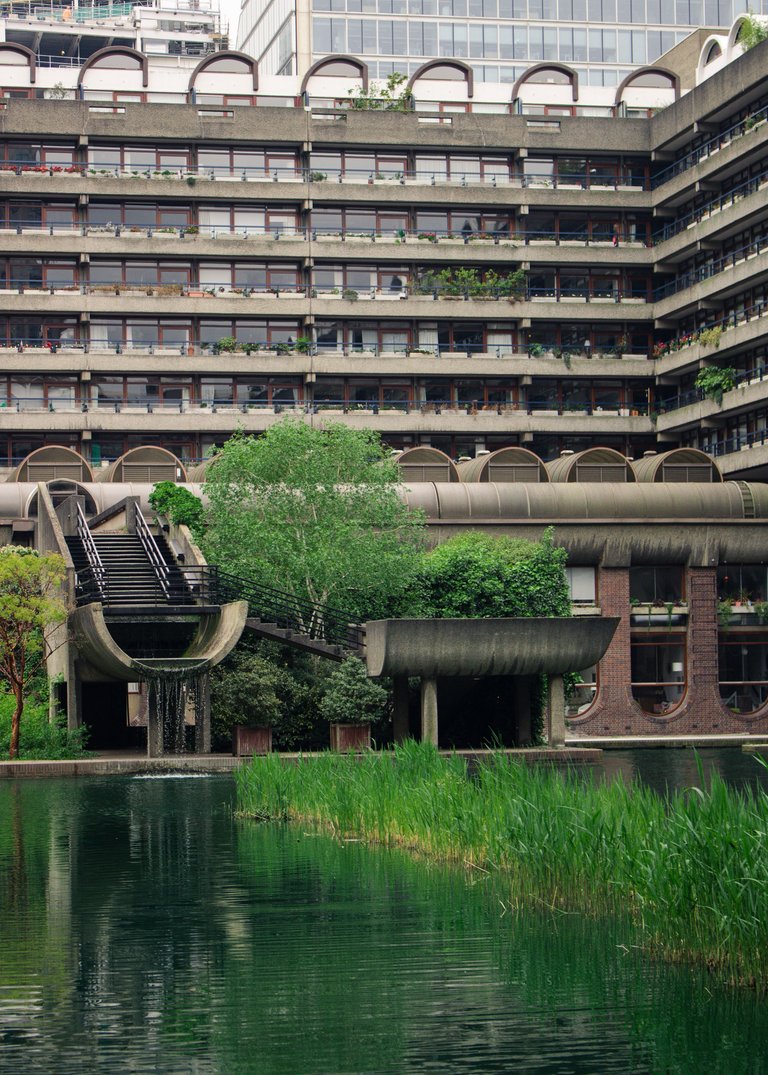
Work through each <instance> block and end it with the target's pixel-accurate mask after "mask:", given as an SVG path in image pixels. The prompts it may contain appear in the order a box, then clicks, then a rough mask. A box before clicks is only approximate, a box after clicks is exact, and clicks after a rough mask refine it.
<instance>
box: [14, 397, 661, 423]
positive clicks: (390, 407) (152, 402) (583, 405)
mask: <svg viewBox="0 0 768 1075" xmlns="http://www.w3.org/2000/svg"><path fill="white" fill-rule="evenodd" d="M2 410H6V411H7V410H10V411H16V412H17V413H39V414H72V413H77V412H79V413H83V414H85V413H89V412H90V411H98V412H99V413H101V414H103V413H112V414H123V413H125V414H128V415H135V414H137V413H141V414H155V413H159V414H164V415H169V414H199V415H206V414H218V413H219V412H222V413H227V412H232V413H238V414H249V413H252V412H260V413H274V414H287V413H297V414H318V413H320V412H321V411H336V412H338V413H341V414H368V415H377V414H379V413H380V412H381V411H387V412H391V411H396V412H398V413H399V414H403V415H410V414H420V415H427V414H434V415H441V414H446V415H451V416H458V415H462V414H466V415H477V414H479V413H483V414H496V415H499V416H503V415H508V414H512V413H515V414H521V415H527V416H529V417H535V416H537V415H539V416H546V417H553V416H560V417H562V416H571V417H572V416H575V415H587V416H591V417H598V418H599V417H605V418H612V417H621V418H638V417H645V416H647V414H648V406H647V404H640V405H637V404H632V405H631V406H630V405H625V404H624V403H621V402H619V401H614V402H611V403H605V404H594V403H588V402H584V401H578V402H577V401H573V402H569V401H567V400H566V401H562V400H554V399H553V400H531V401H527V400H518V401H509V402H505V401H502V402H485V401H484V400H479V399H459V398H457V399H453V400H447V399H446V400H430V401H425V400H382V399H367V400H360V399H358V400H343V399H317V400H312V401H301V400H296V399H294V400H291V399H284V400H274V399H273V400H271V401H269V400H249V399H243V398H242V397H240V398H236V397H234V396H233V397H229V398H227V397H224V398H222V397H219V398H216V399H211V398H208V399H194V398H184V399H161V398H147V396H146V395H142V396H125V397H122V398H120V399H115V398H111V397H99V398H95V399H89V400H78V399H76V398H75V397H74V395H73V396H72V397H71V398H69V399H66V398H63V397H57V398H50V397H49V398H47V399H46V398H45V397H41V396H39V395H37V396H14V397H13V398H12V399H11V401H10V402H5V401H3V402H0V411H2Z"/></svg>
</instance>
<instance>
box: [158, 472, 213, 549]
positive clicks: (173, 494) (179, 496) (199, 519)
mask: <svg viewBox="0 0 768 1075" xmlns="http://www.w3.org/2000/svg"><path fill="white" fill-rule="evenodd" d="M149 503H150V507H153V508H154V509H155V511H157V512H159V513H160V514H161V515H167V516H168V518H169V519H170V520H171V522H172V523H175V525H176V526H188V527H189V528H190V530H191V531H192V533H193V535H194V536H195V539H196V540H199V538H200V534H201V533H202V529H203V502H202V500H200V498H199V497H197V496H195V494H194V493H191V492H190V491H189V489H184V488H183V486H181V485H177V484H176V482H158V483H157V485H155V487H154V488H153V490H152V492H151V493H150V494H149Z"/></svg>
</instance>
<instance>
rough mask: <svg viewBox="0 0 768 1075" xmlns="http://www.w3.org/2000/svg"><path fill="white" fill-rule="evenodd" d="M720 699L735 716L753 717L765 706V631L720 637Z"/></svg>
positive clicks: (767, 684)
mask: <svg viewBox="0 0 768 1075" xmlns="http://www.w3.org/2000/svg"><path fill="white" fill-rule="evenodd" d="M719 666H720V667H719V679H720V698H721V700H722V702H723V704H724V705H725V706H727V707H728V709H731V710H733V712H734V713H754V712H756V711H757V710H758V709H761V708H762V707H763V706H764V705H765V704H766V702H768V641H767V640H766V634H765V632H764V631H760V632H755V633H752V632H750V633H749V634H747V633H746V632H744V633H739V632H734V631H728V632H727V633H726V632H721V633H720V645H719Z"/></svg>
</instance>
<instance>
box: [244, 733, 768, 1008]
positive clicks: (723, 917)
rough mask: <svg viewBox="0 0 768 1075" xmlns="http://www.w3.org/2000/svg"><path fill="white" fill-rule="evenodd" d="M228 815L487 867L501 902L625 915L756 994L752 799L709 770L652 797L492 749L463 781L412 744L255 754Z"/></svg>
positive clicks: (761, 857) (455, 767)
mask: <svg viewBox="0 0 768 1075" xmlns="http://www.w3.org/2000/svg"><path fill="white" fill-rule="evenodd" d="M236 777H237V783H238V805H239V811H240V813H242V814H243V815H248V816H253V817H258V818H263V819H279V820H290V819H295V820H301V821H303V822H305V823H307V822H311V823H314V824H317V825H321V826H324V827H327V828H329V829H330V831H332V832H333V833H335V834H337V835H341V836H344V835H354V836H355V837H362V838H365V839H368V840H372V841H377V842H379V843H382V844H384V845H386V846H398V847H406V848H409V849H412V850H415V851H418V852H420V853H422V854H425V855H428V856H430V857H432V858H434V859H436V860H438V861H442V862H458V863H462V864H466V865H467V866H469V867H477V868H480V869H481V870H488V871H492V872H499V873H501V875H502V876H503V878H504V885H505V888H506V890H507V893H508V898H509V901H510V903H511V904H513V905H516V906H520V905H524V904H525V903H530V902H532V901H535V902H543V903H545V904H547V905H550V906H553V907H561V908H564V909H568V910H574V911H580V912H584V913H588V914H595V915H597V914H611V913H617V912H622V911H627V910H628V911H629V912H630V913H631V914H632V916H633V918H634V919H635V921H636V923H637V925H638V928H639V930H640V936H641V938H642V940H643V943H646V944H648V945H651V946H653V947H654V948H657V949H658V950H660V951H661V952H663V953H665V954H666V955H667V956H668V957H670V958H681V959H694V960H697V961H698V960H701V961H705V962H706V963H707V964H708V965H709V966H710V967H712V968H713V969H717V970H718V971H719V972H720V973H721V974H722V975H723V976H724V977H725V978H726V979H727V980H729V981H733V982H737V981H738V982H747V983H749V984H753V985H755V986H756V987H758V988H759V989H761V990H765V989H766V987H768V843H767V841H766V835H767V834H768V796H766V795H765V794H763V793H762V792H759V791H749V790H747V791H741V792H736V791H734V790H732V789H730V788H728V787H727V786H726V785H725V784H724V783H723V781H722V780H720V779H719V778H718V777H717V776H713V777H712V780H711V782H710V785H709V787H708V788H707V790H706V791H702V790H700V789H697V788H691V789H687V790H685V791H682V792H677V793H675V794H672V795H669V796H667V798H661V797H659V796H658V795H656V794H655V793H654V792H652V791H650V790H649V789H647V788H643V787H641V786H639V785H626V784H625V783H623V782H622V781H616V782H613V783H610V784H594V783H592V782H591V781H589V780H587V779H584V778H583V777H582V776H579V775H577V774H575V773H573V772H562V771H560V770H551V769H548V768H544V767H540V766H528V765H526V764H524V763H521V762H520V761H518V760H515V759H513V758H510V757H508V756H505V755H503V754H498V755H494V756H493V758H492V759H490V760H489V761H488V762H483V763H481V764H479V765H478V766H477V767H476V769H474V770H473V772H472V773H468V771H467V768H466V765H465V762H464V761H463V760H462V759H461V758H458V757H449V758H442V757H440V756H439V755H438V753H437V752H436V751H435V750H434V748H432V747H430V746H428V745H425V744H418V743H414V742H408V743H405V744H403V745H402V746H398V747H396V748H395V750H394V751H392V752H389V753H386V754H370V755H365V756H363V757H362V758H360V759H354V760H353V759H348V758H343V757H342V758H340V757H339V756H338V755H332V754H327V755H322V756H319V757H313V758H312V759H311V760H310V759H307V760H305V761H303V762H300V763H298V764H289V763H284V762H283V761H282V760H281V759H280V758H279V757H278V756H275V755H272V756H268V757H265V758H255V759H254V761H253V764H252V765H251V766H249V767H247V768H243V769H241V770H238V772H237V774H236Z"/></svg>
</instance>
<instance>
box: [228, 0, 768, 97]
mask: <svg viewBox="0 0 768 1075" xmlns="http://www.w3.org/2000/svg"><path fill="white" fill-rule="evenodd" d="M748 9H751V10H752V11H753V12H755V13H760V12H761V11H762V13H763V14H768V0H756V2H755V0H752V2H749V0H667V2H663V0H271V2H269V3H267V4H265V3H264V0H245V2H244V4H243V7H242V10H241V18H240V26H239V32H238V47H239V48H241V49H243V50H244V51H246V52H249V53H250V54H251V55H253V56H255V57H256V58H257V59H258V60H259V62H260V64H261V65H262V70H263V71H264V73H265V74H291V73H295V71H296V70H297V65H298V67H299V69H301V68H305V67H306V66H308V65H309V64H310V63H312V62H314V61H315V60H318V59H320V58H322V57H323V56H328V55H332V54H334V53H335V54H340V53H346V54H350V55H353V56H359V57H361V58H362V59H365V61H366V62H367V63H368V65H369V72H370V75H371V77H372V78H385V77H386V76H387V75H388V74H390V72H392V71H402V72H404V73H405V74H408V75H410V74H412V73H413V72H414V71H415V70H416V68H417V67H419V66H420V64H422V63H424V62H425V61H426V60H430V59H436V58H439V57H458V58H461V59H465V60H467V61H468V62H469V63H471V65H472V67H473V68H474V71H475V78H476V79H477V80H479V81H485V82H509V83H512V82H514V81H515V80H516V79H517V78H518V77H519V76H520V75H521V74H522V73H523V71H524V70H525V69H526V67H529V66H530V65H531V64H533V63H539V62H541V61H542V60H547V61H560V62H562V63H566V64H568V65H569V66H571V67H575V68H576V69H577V71H578V73H579V76H580V80H581V82H582V84H584V85H593V86H595V85H596V86H613V85H618V84H619V83H620V82H621V81H622V79H623V78H624V77H625V76H626V75H627V74H628V73H629V72H630V71H631V70H632V68H634V67H637V66H639V65H642V64H650V63H653V62H654V61H655V60H657V59H658V58H659V56H661V55H662V54H663V53H665V52H667V51H668V50H669V49H670V48H672V47H673V46H674V45H676V44H678V42H680V41H682V40H683V38H685V37H686V36H687V35H688V34H689V33H690V32H691V31H692V30H696V29H698V28H699V27H702V26H706V27H710V28H713V29H714V28H716V27H728V26H730V25H731V23H732V22H733V19H734V18H735V17H736V16H737V15H739V14H741V13H742V12H745V11H747V10H748Z"/></svg>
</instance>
